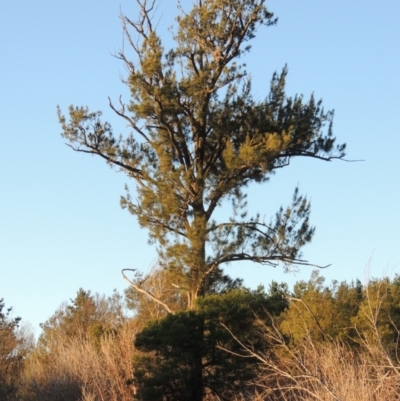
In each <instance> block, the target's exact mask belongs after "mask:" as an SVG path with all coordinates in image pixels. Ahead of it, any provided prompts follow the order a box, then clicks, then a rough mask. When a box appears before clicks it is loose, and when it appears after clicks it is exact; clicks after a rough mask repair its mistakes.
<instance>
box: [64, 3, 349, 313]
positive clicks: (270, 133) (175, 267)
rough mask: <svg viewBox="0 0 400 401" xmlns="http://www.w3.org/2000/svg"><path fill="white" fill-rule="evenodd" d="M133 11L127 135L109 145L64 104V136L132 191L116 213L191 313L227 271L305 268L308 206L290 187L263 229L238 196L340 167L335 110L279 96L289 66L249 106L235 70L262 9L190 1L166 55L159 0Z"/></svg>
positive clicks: (95, 122)
mask: <svg viewBox="0 0 400 401" xmlns="http://www.w3.org/2000/svg"><path fill="white" fill-rule="evenodd" d="M138 4H139V6H140V8H141V17H140V18H139V20H138V22H133V21H132V20H131V19H129V18H127V17H124V18H123V23H124V31H125V34H126V37H127V42H128V43H130V44H131V46H132V47H133V50H134V51H135V53H136V56H137V57H136V60H134V61H131V60H129V59H128V57H127V55H126V54H125V53H123V52H121V53H119V54H118V55H119V57H120V58H121V59H122V60H123V61H124V63H125V64H126V66H127V68H128V70H129V76H128V77H127V79H126V83H127V85H128V86H129V88H130V91H131V101H130V102H129V103H128V104H124V103H122V102H121V108H118V109H117V108H116V107H115V106H114V105H113V104H112V103H111V107H112V109H113V110H114V111H115V112H116V113H117V114H118V115H119V116H120V117H122V118H124V119H125V120H126V121H127V122H128V124H129V126H130V127H131V129H132V131H133V132H132V133H131V134H128V135H126V136H120V137H117V136H115V135H114V133H113V131H112V127H111V125H110V124H109V123H108V122H102V120H101V113H100V112H91V111H89V109H88V108H86V107H73V106H71V107H70V109H69V119H68V118H67V117H65V116H64V115H63V114H62V112H61V111H59V119H60V122H61V125H62V130H63V132H62V136H63V137H64V138H65V139H66V140H67V141H68V144H69V146H71V148H72V149H74V150H76V151H79V152H85V153H89V154H93V155H97V156H100V157H101V158H103V159H104V160H106V162H107V163H109V164H110V165H111V166H115V167H117V168H119V169H121V171H123V172H125V173H126V174H127V175H128V176H129V177H130V178H132V179H133V180H135V181H136V184H137V186H136V190H137V194H135V196H133V197H132V196H131V195H130V194H129V192H128V193H127V195H126V196H124V197H123V198H122V199H121V205H122V207H125V208H127V209H128V210H129V211H130V212H131V213H132V214H133V215H135V216H136V218H137V219H138V222H139V224H140V226H141V227H143V228H146V229H147V230H148V231H149V235H150V240H151V241H154V242H155V243H157V245H158V251H159V255H160V260H161V262H162V264H163V266H164V268H165V270H166V271H167V272H168V274H169V275H170V278H169V281H170V282H172V283H174V284H175V286H176V288H180V290H179V291H185V292H186V293H187V295H188V296H187V300H188V301H187V306H188V307H191V308H193V307H194V306H195V300H196V298H197V297H199V296H202V295H204V294H206V293H208V292H209V291H210V290H211V289H212V286H213V280H212V278H213V277H215V278H217V277H219V276H221V271H222V267H223V265H225V264H227V263H229V262H234V261H241V260H242V261H245V260H248V261H252V262H255V263H260V264H264V265H276V264H278V263H280V262H281V263H284V264H285V265H286V264H290V263H297V264H306V262H305V261H303V260H301V248H302V247H303V246H304V245H305V244H306V243H308V242H310V241H311V239H312V236H313V234H314V228H313V227H312V226H310V224H309V215H310V203H309V202H308V200H307V199H306V198H305V197H303V196H301V195H300V194H299V193H298V190H297V189H296V190H295V193H294V197H293V200H292V203H291V205H289V206H288V207H286V208H283V207H282V208H281V209H280V210H279V211H278V212H277V213H276V215H275V217H274V218H272V219H271V220H270V221H269V222H268V221H265V220H264V219H263V218H262V217H261V215H260V214H255V215H254V216H252V217H248V216H247V209H246V194H245V192H244V188H246V186H247V185H248V184H250V183H253V182H257V183H263V182H266V181H267V180H268V179H269V178H270V177H271V176H272V174H273V173H274V172H275V171H276V170H278V169H280V168H283V167H286V166H288V165H289V164H290V160H291V159H292V158H294V157H311V158H315V159H320V160H325V161H330V160H332V159H341V158H343V156H344V149H345V146H344V145H335V138H334V137H333V133H332V119H333V112H331V111H328V112H326V111H324V109H323V107H322V103H321V101H318V100H316V99H314V97H313V96H311V98H310V99H308V100H305V99H304V98H303V96H301V95H296V96H294V97H289V96H287V95H286V93H285V81H286V77H287V73H288V70H287V68H286V67H285V68H283V70H282V72H281V73H275V74H274V75H273V77H272V80H271V84H270V90H269V93H267V95H266V97H265V99H264V100H262V101H257V100H255V99H254V98H253V97H252V94H251V79H250V77H249V76H248V75H247V73H246V71H245V69H244V65H240V64H238V61H239V58H240V57H241V56H243V55H244V54H245V53H247V52H248V51H249V50H250V47H251V46H250V43H251V40H252V39H253V38H254V37H255V34H256V31H257V29H258V28H259V27H260V26H262V25H267V26H271V25H274V24H275V23H276V19H275V18H274V16H273V14H272V13H271V12H270V11H269V10H268V9H267V8H266V7H265V0H241V1H238V0H234V1H232V0H207V1H202V0H198V1H197V2H195V4H194V5H193V7H192V9H191V10H189V11H183V10H181V13H180V15H179V16H178V17H177V19H176V21H177V28H176V31H175V33H174V39H175V47H174V48H173V49H171V50H169V51H165V50H164V48H163V46H162V41H161V37H160V36H159V34H158V33H157V32H156V31H155V30H154V28H153V24H152V10H153V9H154V7H155V1H146V0H143V1H142V2H141V1H138ZM132 35H137V36H138V38H133V37H132ZM229 202H230V203H231V204H232V213H231V218H230V219H229V220H228V221H224V222H219V221H218V220H217V218H216V217H215V215H216V211H217V210H218V208H220V207H222V206H224V207H226V205H227V203H229ZM177 291H178V290H177Z"/></svg>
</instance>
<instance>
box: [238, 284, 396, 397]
mask: <svg viewBox="0 0 400 401" xmlns="http://www.w3.org/2000/svg"><path fill="white" fill-rule="evenodd" d="M382 286H384V281H382ZM377 294H378V298H376V297H375V298H374V297H372V295H371V294H369V290H368V285H366V293H365V297H366V300H367V307H366V308H364V312H363V313H364V314H365V316H364V317H365V321H367V322H368V323H367V325H364V326H363V328H362V329H359V328H357V327H355V328H354V329H355V332H356V333H357V336H356V338H352V341H353V342H352V344H353V345H352V346H350V345H349V344H346V343H343V342H340V341H337V340H334V339H330V338H328V337H327V336H325V335H322V336H321V338H323V340H321V341H316V340H315V339H313V338H312V336H311V335H310V333H308V335H306V336H305V337H304V338H303V340H302V341H301V342H300V343H297V344H296V345H291V344H290V343H289V342H288V338H287V337H284V335H283V334H282V333H281V331H280V330H279V328H278V327H277V326H274V325H272V326H266V325H265V324H263V323H262V322H259V324H260V327H261V328H262V330H263V333H264V336H265V341H266V342H268V344H270V349H269V351H268V352H267V353H263V354H262V353H259V352H257V350H255V349H254V348H253V347H251V346H249V345H246V344H241V345H242V350H243V355H244V356H246V357H250V356H251V357H256V358H257V360H258V363H259V366H260V374H259V376H258V378H257V380H256V382H255V383H253V385H254V387H255V388H256V389H257V390H256V391H255V395H253V396H252V397H248V396H244V395H240V396H238V398H237V401H239V400H240V401H242V400H252V401H267V400H268V401H396V400H400V359H399V357H398V354H397V353H393V348H394V349H398V348H399V347H398V346H399V338H400V332H399V330H397V333H398V336H397V339H394V340H393V341H394V346H391V347H390V349H388V347H386V346H385V345H384V344H383V342H382V339H381V335H380V331H379V327H378V324H379V323H378V322H379V316H380V313H381V307H382V304H383V299H384V297H385V291H384V288H383V287H382V289H381V291H377ZM314 318H315V317H314ZM232 335H233V334H232ZM237 341H238V340H237Z"/></svg>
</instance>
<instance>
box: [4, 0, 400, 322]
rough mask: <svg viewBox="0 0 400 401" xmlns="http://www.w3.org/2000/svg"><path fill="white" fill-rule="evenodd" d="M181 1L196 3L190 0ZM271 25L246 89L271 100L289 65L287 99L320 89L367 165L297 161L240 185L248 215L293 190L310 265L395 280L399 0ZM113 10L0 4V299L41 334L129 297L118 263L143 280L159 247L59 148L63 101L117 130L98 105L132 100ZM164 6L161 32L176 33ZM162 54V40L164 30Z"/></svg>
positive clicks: (79, 160)
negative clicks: (120, 294)
mask: <svg viewBox="0 0 400 401" xmlns="http://www.w3.org/2000/svg"><path fill="white" fill-rule="evenodd" d="M183 3H184V4H189V0H183ZM267 4H268V6H269V8H270V9H271V11H273V12H275V14H276V15H277V16H278V17H279V23H278V25H277V26H276V27H272V28H265V29H261V30H260V31H259V33H258V37H257V39H256V40H255V41H254V43H253V49H252V51H251V53H250V54H249V55H247V57H246V60H244V61H246V63H247V66H248V67H247V70H248V71H249V72H250V73H251V74H252V76H253V79H254V94H255V96H256V97H257V98H259V99H262V98H264V96H266V94H267V91H268V85H269V81H270V78H271V75H272V73H273V71H275V70H280V69H281V68H282V67H283V65H284V64H285V63H287V64H288V66H289V77H288V86H287V92H288V94H290V95H294V94H296V93H303V94H304V95H305V96H309V95H310V93H311V92H314V93H315V95H316V97H317V98H320V97H322V98H323V100H324V104H325V107H326V108H327V109H331V108H334V109H335V112H336V114H335V122H334V131H335V134H336V136H337V138H338V141H339V142H346V143H347V144H348V158H349V159H364V160H365V161H364V162H360V163H344V162H332V163H323V162H318V161H315V160H303V161H296V162H293V163H292V164H291V166H290V167H288V168H286V169H284V170H281V171H279V172H278V173H277V174H276V175H275V176H274V177H273V179H272V180H271V182H270V183H268V184H266V185H263V186H253V187H251V188H250V189H249V200H250V208H251V210H252V211H254V212H256V211H259V212H260V213H261V214H265V215H266V216H267V217H268V216H270V215H272V214H273V213H274V212H275V211H276V209H277V207H279V205H281V204H285V203H286V202H289V201H290V197H291V195H292V192H293V189H294V187H295V186H296V185H297V184H299V187H300V191H301V192H302V193H306V194H307V195H308V196H309V197H310V198H311V200H312V205H313V211H312V216H311V218H312V223H313V224H315V225H316V227H317V230H316V235H315V238H314V240H313V243H312V244H311V245H309V246H307V247H306V248H305V249H304V256H305V258H306V259H308V260H309V261H310V262H313V263H316V264H329V263H332V266H331V267H330V268H329V269H327V270H324V271H322V273H323V274H324V275H325V276H326V277H327V280H328V282H329V281H331V280H332V279H337V280H351V279H355V278H360V279H363V275H364V267H365V265H366V263H367V262H368V260H369V258H370V257H371V256H372V257H373V259H372V273H373V275H374V276H380V275H381V274H382V272H383V270H384V269H385V268H387V267H388V268H389V270H388V272H389V273H390V274H394V273H396V272H400V228H399V227H400V217H399V212H398V204H399V195H400V190H399V188H400V157H399V155H398V152H399V149H400V135H399V130H400V107H399V106H400V105H399V94H400V51H399V40H400V3H399V2H398V1H397V0H382V1H380V2H379V3H377V2H375V1H370V0H367V1H365V0H364V1H361V0H353V1H351V2H350V1H345V0H339V1H321V0H304V1H302V2H298V1H296V2H295V1H289V0H279V1H278V0H271V1H269V2H267ZM120 7H121V8H122V10H123V11H124V12H125V13H126V14H127V15H128V16H131V17H132V18H134V17H135V16H136V13H137V9H136V5H135V1H133V0H131V1H127V0H122V1H120V2H116V1H94V0H85V1H81V0H80V1H78V0H68V1H66V0H58V1H54V2H49V1H48V0H46V1H45V0H36V1H35V2H32V1H28V0H13V1H2V2H1V3H0V38H1V39H0V41H1V47H0V49H1V63H0V298H2V297H3V298H5V301H6V304H7V305H8V306H13V307H14V310H15V314H16V315H20V316H22V318H23V319H24V320H29V321H31V322H32V324H33V325H34V327H35V328H37V326H38V324H39V323H40V322H43V321H45V320H46V319H47V318H48V317H50V315H51V314H52V313H53V312H54V311H55V309H56V308H57V307H58V306H59V305H60V304H61V302H63V301H65V300H68V299H70V298H73V297H74V296H75V294H76V291H77V290H78V289H79V287H83V288H84V289H90V290H92V291H93V292H100V293H106V294H110V293H111V292H112V290H113V289H114V288H117V289H118V290H120V291H122V290H123V289H124V288H125V283H124V281H123V280H122V278H121V274H120V271H121V269H122V268H138V269H141V270H146V269H148V268H149V266H150V265H151V264H152V263H154V262H155V261H156V258H157V255H156V252H155V248H154V247H151V246H149V245H147V233H146V231H144V230H140V229H139V227H138V224H137V222H136V220H135V219H134V217H132V216H130V215H129V214H128V212H126V211H123V210H121V209H120V207H119V197H120V195H121V194H123V193H124V184H125V183H129V180H128V178H126V177H125V176H124V175H122V174H121V173H116V172H115V171H112V170H110V169H109V168H108V167H107V166H106V165H105V164H104V163H102V162H101V160H97V159H96V158H93V157H90V156H88V155H82V154H76V153H74V152H72V151H71V150H70V149H69V148H67V147H66V146H65V145H64V141H63V139H62V138H61V137H60V131H61V130H60V126H59V124H58V121H57V116H56V106H57V104H59V105H60V106H61V108H62V109H63V110H66V109H67V107H68V105H70V104H74V105H88V106H89V107H90V108H91V109H92V110H103V112H104V117H105V119H107V120H108V121H110V122H111V123H112V124H113V126H114V128H115V130H116V131H121V132H123V131H124V130H125V127H124V124H123V122H121V121H119V120H118V119H117V118H116V116H114V115H113V114H112V113H111V112H110V111H109V109H108V105H107V96H110V97H111V98H113V99H117V98H118V96H119V95H120V94H122V95H124V96H125V99H128V97H127V90H126V88H125V87H124V86H123V85H122V84H121V82H120V76H124V75H125V70H124V67H123V65H122V64H121V63H120V62H119V61H118V60H116V59H115V58H113V57H112V55H111V54H112V53H114V52H115V51H116V50H118V49H119V48H120V46H121V43H122V33H121V27H120V21H119V18H118V15H119V11H120ZM175 13H176V2H175V0H163V2H162V3H161V6H160V9H159V15H160V16H161V22H160V29H162V30H164V28H165V27H166V26H168V25H170V24H172V22H173V17H174V15H175ZM164 32H165V34H163V41H164V43H165V47H166V48H169V47H170V45H171V42H170V35H169V34H168V33H167V31H166V30H165V31H164ZM226 269H227V271H230V272H232V274H233V275H236V276H240V277H243V278H245V282H246V284H248V285H251V286H256V285H258V284H260V283H262V284H265V285H268V283H269V282H270V281H271V280H277V281H286V282H289V283H293V282H294V281H295V280H297V279H306V280H307V279H308V278H309V276H310V273H311V269H310V268H302V270H301V271H300V272H299V273H297V274H296V276H293V275H290V274H289V275H285V274H283V273H282V271H281V270H280V269H271V268H268V267H260V266H249V265H246V264H241V265H239V266H237V267H234V266H233V265H232V266H228V267H227V268H226Z"/></svg>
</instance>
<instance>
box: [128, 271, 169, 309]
mask: <svg viewBox="0 0 400 401" xmlns="http://www.w3.org/2000/svg"><path fill="white" fill-rule="evenodd" d="M125 271H131V272H134V271H136V269H122V270H121V273H122V277H123V278H124V280H125V281H127V282H128V283H129V285H130V286H131V287H132V288H134V289H135V290H136V291H139V292H141V293H142V294H145V295H147V296H148V297H149V298H150V299H152V300H153V301H154V302H157V303H158V304H159V305H161V306H162V307H163V308H164V309H165V310H166V311H167V312H168V313H170V314H172V315H173V314H174V311H173V310H172V309H171V308H170V307H169V306H168V305H167V304H166V303H165V302H163V301H161V299H159V298H157V297H156V296H155V295H153V294H152V293H151V292H150V291H147V290H145V289H144V288H140V287H139V286H138V285H136V284H135V283H134V282H133V281H131V280H129V278H128V277H126V275H125V273H124V272H125Z"/></svg>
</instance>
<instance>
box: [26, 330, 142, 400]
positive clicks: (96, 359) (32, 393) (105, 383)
mask: <svg viewBox="0 0 400 401" xmlns="http://www.w3.org/2000/svg"><path fill="white" fill-rule="evenodd" d="M134 333H135V330H133V328H132V327H130V325H129V323H126V324H125V325H124V326H123V327H122V328H120V329H119V330H118V333H117V334H113V335H109V336H108V337H105V338H103V339H102V340H101V342H100V345H99V346H98V347H94V346H93V344H92V343H90V342H89V341H80V340H78V339H72V340H71V339H70V340H66V341H65V342H60V341H59V342H58V343H57V345H56V348H55V349H52V350H51V352H50V353H48V354H47V355H40V354H38V353H36V354H32V355H31V356H30V358H29V359H28V360H27V363H26V368H25V375H24V379H23V387H24V392H23V394H22V399H23V400H24V401H127V400H130V401H131V400H132V399H133V395H134V392H135V389H134V386H132V384H129V383H130V381H131V379H132V377H133V372H132V355H133V353H134V346H133V342H134V338H133V337H134Z"/></svg>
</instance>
